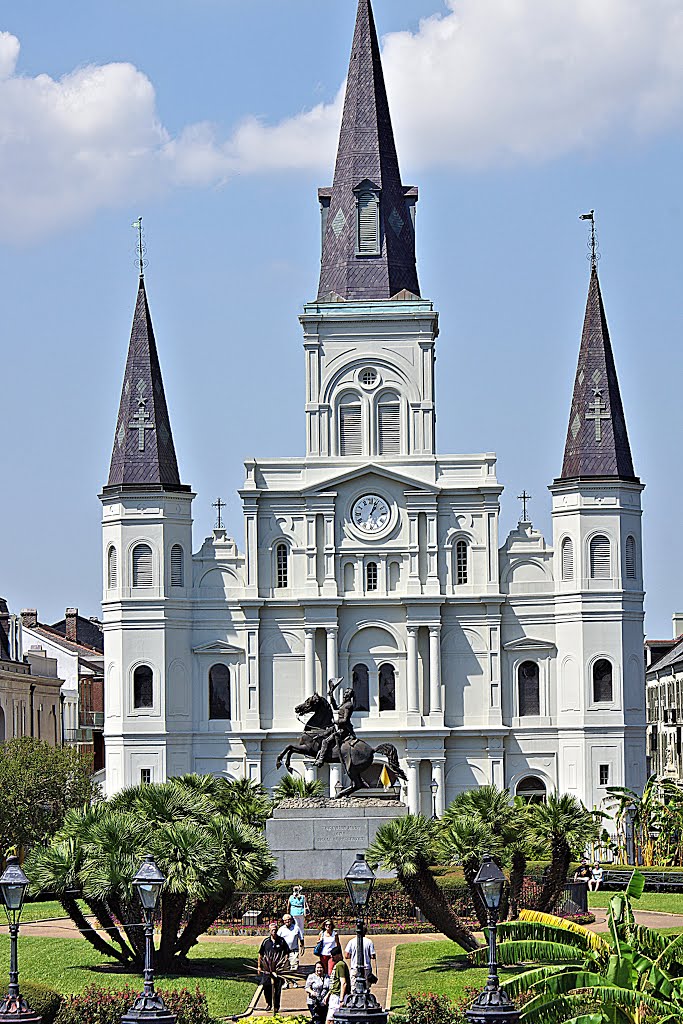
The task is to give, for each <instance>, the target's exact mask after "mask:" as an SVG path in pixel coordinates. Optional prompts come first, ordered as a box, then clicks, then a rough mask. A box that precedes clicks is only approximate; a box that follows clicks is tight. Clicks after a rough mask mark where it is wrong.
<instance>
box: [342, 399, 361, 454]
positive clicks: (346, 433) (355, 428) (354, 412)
mask: <svg viewBox="0 0 683 1024" xmlns="http://www.w3.org/2000/svg"><path fill="white" fill-rule="evenodd" d="M339 454H340V455H362V454H363V433H362V428H361V410H360V403H358V404H355V403H354V404H353V405H342V406H341V408H340V409H339Z"/></svg>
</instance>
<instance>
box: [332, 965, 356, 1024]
mask: <svg viewBox="0 0 683 1024" xmlns="http://www.w3.org/2000/svg"><path fill="white" fill-rule="evenodd" d="M332 965H333V966H332V974H331V975H330V992H329V995H328V997H327V1020H328V1022H329V1021H331V1020H332V1019H333V1018H334V1014H335V1010H337V1009H338V1008H339V1004H340V1003H341V1002H343V1000H344V999H345V998H346V996H347V995H348V993H349V991H350V990H351V977H350V975H349V969H348V967H347V966H346V964H345V963H344V960H343V957H342V954H341V949H339V950H335V951H334V953H333V954H332Z"/></svg>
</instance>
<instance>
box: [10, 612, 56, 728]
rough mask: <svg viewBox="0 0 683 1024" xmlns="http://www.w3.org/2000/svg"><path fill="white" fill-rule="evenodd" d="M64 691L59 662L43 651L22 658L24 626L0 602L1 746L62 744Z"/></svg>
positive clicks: (29, 653)
mask: <svg viewBox="0 0 683 1024" xmlns="http://www.w3.org/2000/svg"><path fill="white" fill-rule="evenodd" d="M61 687H62V680H61V679H60V678H59V676H58V673H57V662H56V660H55V659H54V658H50V657H48V656H47V655H46V653H45V652H44V651H29V652H28V653H27V654H26V656H25V657H22V654H21V623H20V621H19V619H18V618H17V616H16V615H11V614H10V612H9V609H8V607H7V602H6V601H5V600H4V598H0V742H4V741H5V740H9V739H13V738H14V737H17V736H35V737H36V739H41V740H45V741H46V742H47V743H49V744H50V745H51V746H53V747H55V746H59V745H60V744H61V729H62V727H61V721H62V713H61Z"/></svg>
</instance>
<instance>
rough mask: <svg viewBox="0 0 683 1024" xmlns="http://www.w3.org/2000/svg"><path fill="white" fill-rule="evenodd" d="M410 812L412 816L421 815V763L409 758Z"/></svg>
mask: <svg viewBox="0 0 683 1024" xmlns="http://www.w3.org/2000/svg"><path fill="white" fill-rule="evenodd" d="M407 764H408V811H409V812H410V814H419V813H420V780H419V771H420V761H419V760H415V758H412V757H409V758H408V762H407Z"/></svg>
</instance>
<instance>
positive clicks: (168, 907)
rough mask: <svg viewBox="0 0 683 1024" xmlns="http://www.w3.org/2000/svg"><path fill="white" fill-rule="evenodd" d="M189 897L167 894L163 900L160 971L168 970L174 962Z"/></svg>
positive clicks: (158, 958) (159, 955)
mask: <svg viewBox="0 0 683 1024" xmlns="http://www.w3.org/2000/svg"><path fill="white" fill-rule="evenodd" d="M186 905H187V896H183V895H181V894H177V893H165V894H164V896H163V897H162V900H161V940H160V942H159V953H158V957H157V961H158V965H159V970H166V968H167V967H168V966H169V965H170V964H171V962H172V961H173V957H174V956H175V951H176V943H177V941H178V932H179V930H180V922H181V921H182V919H183V914H184V913H185V907H186Z"/></svg>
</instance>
